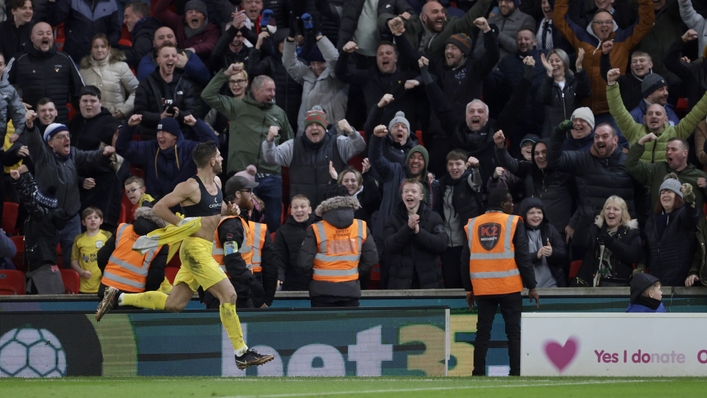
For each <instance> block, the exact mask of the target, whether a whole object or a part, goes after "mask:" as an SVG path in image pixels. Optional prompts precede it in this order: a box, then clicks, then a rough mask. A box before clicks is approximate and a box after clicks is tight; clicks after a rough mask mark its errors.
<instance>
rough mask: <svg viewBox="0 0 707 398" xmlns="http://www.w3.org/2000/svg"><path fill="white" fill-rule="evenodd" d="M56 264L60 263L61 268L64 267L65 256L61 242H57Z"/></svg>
mask: <svg viewBox="0 0 707 398" xmlns="http://www.w3.org/2000/svg"><path fill="white" fill-rule="evenodd" d="M56 265H58V266H59V268H64V256H63V255H62V251H61V243H57V244H56Z"/></svg>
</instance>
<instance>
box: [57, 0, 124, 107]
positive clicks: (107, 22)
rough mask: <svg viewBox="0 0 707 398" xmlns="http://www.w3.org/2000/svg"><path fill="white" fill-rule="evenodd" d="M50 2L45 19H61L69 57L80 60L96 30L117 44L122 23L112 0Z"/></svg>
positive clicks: (58, 20) (113, 44)
mask: <svg viewBox="0 0 707 398" xmlns="http://www.w3.org/2000/svg"><path fill="white" fill-rule="evenodd" d="M49 4H50V7H49V9H48V10H47V11H49V12H48V13H47V15H46V20H45V22H48V23H49V24H50V25H52V26H56V25H58V24H60V23H62V22H63V23H64V36H65V37H66V39H65V41H64V48H63V51H65V52H66V53H67V54H69V55H70V56H71V58H73V59H78V60H80V59H81V58H83V57H85V56H86V55H89V54H90V53H91V41H92V40H93V36H95V35H97V34H98V33H103V34H104V35H106V36H108V41H109V43H110V45H111V46H115V45H117V44H118V40H120V29H121V26H120V22H118V4H117V3H116V1H115V0H57V1H56V2H50V3H49ZM52 5H53V7H52ZM50 98H51V97H50Z"/></svg>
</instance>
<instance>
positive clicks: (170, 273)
mask: <svg viewBox="0 0 707 398" xmlns="http://www.w3.org/2000/svg"><path fill="white" fill-rule="evenodd" d="M175 257H177V256H175ZM177 272H179V268H176V267H167V268H165V269H164V276H166V277H167V280H168V281H169V283H171V284H174V277H175V276H177Z"/></svg>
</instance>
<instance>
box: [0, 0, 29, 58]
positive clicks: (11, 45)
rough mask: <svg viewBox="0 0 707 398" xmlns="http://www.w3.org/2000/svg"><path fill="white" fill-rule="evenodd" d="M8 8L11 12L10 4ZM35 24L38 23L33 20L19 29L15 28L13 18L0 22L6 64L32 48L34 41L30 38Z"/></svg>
mask: <svg viewBox="0 0 707 398" xmlns="http://www.w3.org/2000/svg"><path fill="white" fill-rule="evenodd" d="M7 8H8V11H10V6H9V2H8V7H7ZM35 23H37V21H35V19H32V20H31V21H29V22H28V23H26V24H24V25H22V26H20V27H19V28H18V27H17V26H15V21H13V16H10V17H9V18H8V19H7V20H6V21H4V22H0V53H2V55H3V56H4V57H5V63H6V64H7V63H8V62H10V60H11V59H12V58H14V57H18V56H20V55H21V54H24V53H26V52H27V51H29V49H30V48H32V41H31V40H30V39H29V36H30V33H32V28H33V27H34V24H35Z"/></svg>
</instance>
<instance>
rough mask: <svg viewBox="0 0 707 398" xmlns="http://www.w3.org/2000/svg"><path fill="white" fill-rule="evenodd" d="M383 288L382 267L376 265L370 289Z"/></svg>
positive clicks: (372, 271)
mask: <svg viewBox="0 0 707 398" xmlns="http://www.w3.org/2000/svg"><path fill="white" fill-rule="evenodd" d="M380 288H381V267H380V264H378V263H376V264H375V265H374V266H373V268H371V281H370V282H369V283H368V289H369V290H370V289H380Z"/></svg>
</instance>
